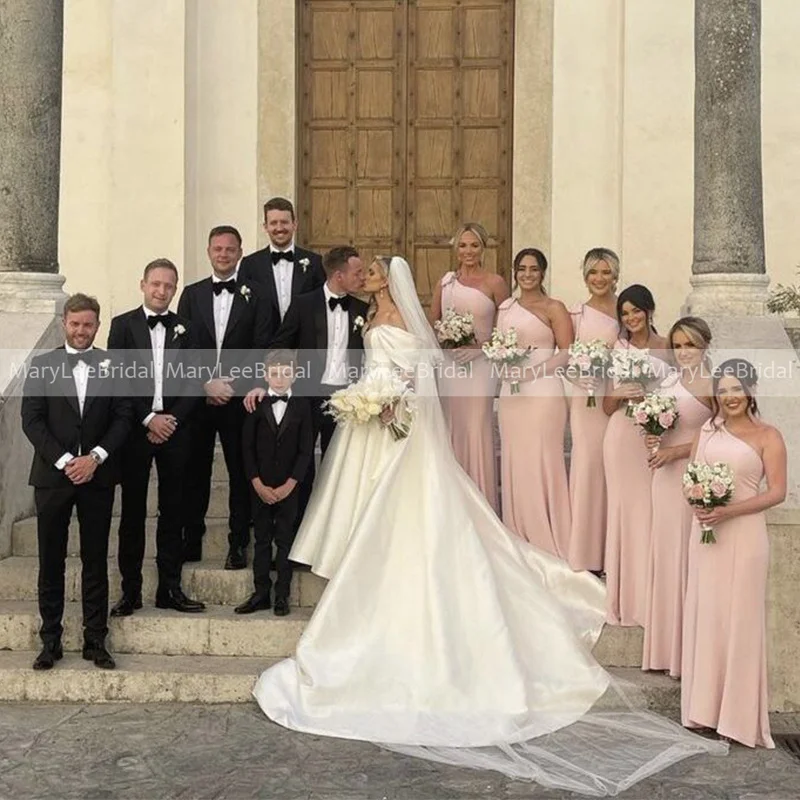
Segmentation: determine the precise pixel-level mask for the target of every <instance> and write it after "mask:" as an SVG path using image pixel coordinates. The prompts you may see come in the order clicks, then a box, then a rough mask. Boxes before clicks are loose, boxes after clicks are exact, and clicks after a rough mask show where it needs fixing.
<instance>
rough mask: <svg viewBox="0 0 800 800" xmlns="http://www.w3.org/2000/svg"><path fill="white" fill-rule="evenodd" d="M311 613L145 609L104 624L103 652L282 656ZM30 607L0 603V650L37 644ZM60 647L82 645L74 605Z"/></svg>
mask: <svg viewBox="0 0 800 800" xmlns="http://www.w3.org/2000/svg"><path fill="white" fill-rule="evenodd" d="M310 616H311V609H308V608H293V609H292V610H291V613H290V615H289V616H288V617H276V616H274V615H273V613H272V612H271V611H262V612H257V613H255V614H249V615H246V616H239V615H237V614H234V613H233V609H232V608H231V607H230V606H209V607H208V608H207V610H206V611H205V612H203V613H200V614H181V613H179V612H178V611H164V610H161V609H156V608H153V607H145V608H143V609H142V610H141V611H137V612H136V613H135V614H133V616H130V617H123V618H121V619H119V618H117V619H110V620H109V639H108V643H109V649H110V650H111V651H112V652H115V653H136V654H139V655H209V656H253V657H258V658H283V657H286V656H288V655H291V654H292V653H293V652H294V649H295V646H296V645H297V640H298V639H299V638H300V634H301V633H302V632H303V628H304V627H305V624H306V622H308V620H309V618H310ZM39 624H40V623H39V612H38V610H37V606H36V603H33V602H28V601H22V600H4V601H2V602H0V650H35V649H36V648H37V647H38V646H39V638H38V630H39ZM63 642H64V649H65V650H69V651H74V650H80V648H81V647H82V644H83V633H82V625H81V609H80V604H79V603H67V604H66V607H65V609H64V636H63Z"/></svg>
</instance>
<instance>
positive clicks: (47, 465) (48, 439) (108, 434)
mask: <svg viewBox="0 0 800 800" xmlns="http://www.w3.org/2000/svg"><path fill="white" fill-rule="evenodd" d="M93 353H94V354H95V355H94V358H95V359H96V362H100V361H103V360H104V359H105V358H109V360H110V361H111V365H110V366H112V367H114V369H110V370H105V371H104V370H103V369H102V368H101V367H99V366H96V367H95V368H93V369H92V370H91V371H90V373H89V381H88V384H87V387H86V399H85V401H84V405H83V416H81V413H80V405H79V403H78V393H77V390H76V388H75V379H74V378H73V376H72V368H71V367H70V365H69V362H68V361H67V352H66V350H65V349H64V348H63V347H59V348H58V349H56V350H51V351H50V352H49V353H44V354H42V355H39V356H36V357H34V358H33V359H32V360H31V363H30V367H29V368H28V372H27V374H26V378H25V386H24V389H23V398H22V430H23V431H24V433H25V435H26V436H27V437H28V439H29V440H30V442H31V444H32V445H33V447H34V451H35V452H34V456H33V464H32V466H31V472H30V479H29V483H30V485H31V486H35V487H37V488H64V487H68V486H72V485H73V484H72V482H71V481H70V480H69V478H67V476H66V475H65V474H64V472H63V470H58V469H56V467H55V464H56V462H57V461H58V460H59V459H60V458H61V456H63V455H64V454H65V453H72V455H74V456H77V455H79V454H80V455H88V454H89V453H90V452H91V451H92V449H93V448H95V447H102V448H103V449H104V450H105V451H106V452H107V453H108V458H107V459H106V460H105V461H104V462H103V463H102V464H101V465H100V466H99V467H98V468H97V470H96V472H95V474H94V477H93V478H92V483H93V484H95V485H98V486H113V485H114V484H116V483H118V482H119V460H118V455H119V449H120V448H121V447H122V445H123V444H124V442H125V439H126V438H127V436H128V432H129V431H130V429H131V417H132V410H131V405H130V401H129V400H128V395H129V394H130V389H129V387H128V386H127V384H126V382H125V380H124V378H123V377H122V376H121V374H120V373H121V372H122V370H121V366H122V365H121V364H120V363H118V362H114V361H113V359H111V357H110V356H108V355H107V354H106V353H105V351H103V350H98V349H95V350H94V351H93Z"/></svg>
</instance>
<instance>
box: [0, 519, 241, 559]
mask: <svg viewBox="0 0 800 800" xmlns="http://www.w3.org/2000/svg"><path fill="white" fill-rule="evenodd" d="M118 522H119V520H116V519H115V520H112V522H111V535H110V536H109V540H108V553H109V555H110V556H116V554H117V543H118V541H119V540H118V537H117V526H118ZM156 522H157V520H155V519H148V520H147V522H146V528H145V556H146V557H148V558H155V555H156ZM251 548H252V545H251ZM11 553H12V554H13V555H15V556H36V555H38V554H39V543H38V540H37V536H36V518H35V517H29V518H28V519H23V520H20V521H19V522H15V523H14V526H13V528H12V529H11ZM79 553H80V539H79V536H78V520H77V519H76V518H73V520H72V522H71V523H70V526H69V541H68V543H67V555H70V556H77V555H78V554H79ZM227 553H228V521H227V518H226V519H219V518H212V517H209V518H208V519H206V535H205V536H204V537H203V558H205V559H209V560H217V561H220V562H224V560H225V556H226V555H227Z"/></svg>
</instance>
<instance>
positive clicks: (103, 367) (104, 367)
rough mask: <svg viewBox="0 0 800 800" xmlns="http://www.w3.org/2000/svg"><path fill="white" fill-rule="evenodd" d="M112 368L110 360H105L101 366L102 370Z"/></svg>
mask: <svg viewBox="0 0 800 800" xmlns="http://www.w3.org/2000/svg"><path fill="white" fill-rule="evenodd" d="M110 366H111V359H110V358H104V359H103V360H102V361H101V362H100V364H99V367H100V369H108V368H109V367H110Z"/></svg>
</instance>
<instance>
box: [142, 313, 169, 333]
mask: <svg viewBox="0 0 800 800" xmlns="http://www.w3.org/2000/svg"><path fill="white" fill-rule="evenodd" d="M147 324H148V325H149V326H150V330H151V331H152V330H153V329H154V328H155V327H156V325H163V326H164V327H165V328H171V327H172V314H170V313H169V312H167V313H166V314H151V315H150V316H149V317H148V318H147Z"/></svg>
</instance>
